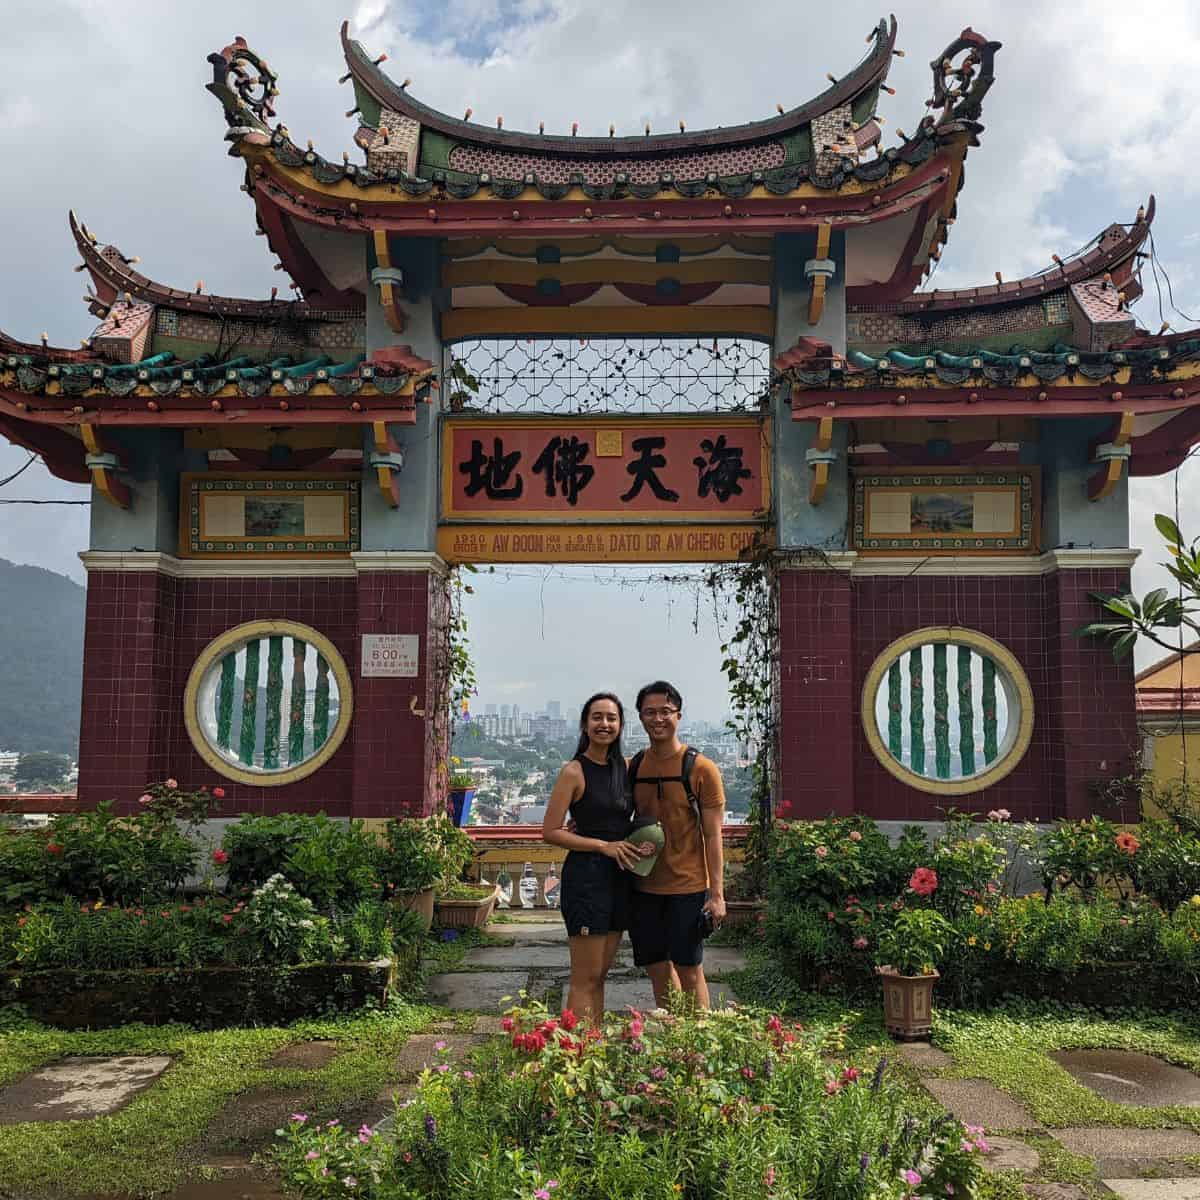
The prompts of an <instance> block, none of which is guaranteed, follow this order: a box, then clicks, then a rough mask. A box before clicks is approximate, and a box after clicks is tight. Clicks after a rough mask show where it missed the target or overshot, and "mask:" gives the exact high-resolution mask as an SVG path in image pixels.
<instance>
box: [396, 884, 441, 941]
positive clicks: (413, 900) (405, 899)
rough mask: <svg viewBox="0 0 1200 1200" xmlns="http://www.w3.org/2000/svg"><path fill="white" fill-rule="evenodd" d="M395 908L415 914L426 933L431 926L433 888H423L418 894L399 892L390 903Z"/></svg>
mask: <svg viewBox="0 0 1200 1200" xmlns="http://www.w3.org/2000/svg"><path fill="white" fill-rule="evenodd" d="M392 902H393V903H394V904H395V905H396V907H397V908H406V909H408V910H409V912H415V913H416V914H417V915H418V916H419V917H420V918H421V923H422V925H423V926H424V928H425V932H426V933H428V932H429V930H430V929H431V928H432V926H433V888H431V887H428V888H423V889H422V890H421V891H419V892H401V893H400V894H399V895H398V896H395V897H394V898H393V901H392Z"/></svg>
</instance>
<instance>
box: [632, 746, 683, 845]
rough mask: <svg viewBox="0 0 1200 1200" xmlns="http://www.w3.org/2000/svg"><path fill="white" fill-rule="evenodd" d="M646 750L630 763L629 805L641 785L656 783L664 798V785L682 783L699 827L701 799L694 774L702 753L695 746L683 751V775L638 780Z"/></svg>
mask: <svg viewBox="0 0 1200 1200" xmlns="http://www.w3.org/2000/svg"><path fill="white" fill-rule="evenodd" d="M645 756H646V752H645V750H639V751H638V752H637V753H636V754H635V755H634V756H633V758H632V759H630V761H629V772H628V774H627V775H626V776H625V794H626V795H627V796H628V797H629V803H630V805H631V806H632V805H633V803H634V800H633V789H634V787H635V786H636V785H637V784H639V783H654V784H657V785H658V795H659V796H660V797H661V796H662V785H663V784H664V783H682V784H683V791H684V794H685V795H686V796H687V799H688V803H689V804H690V805H691V806H692V815H693V816H694V817H695V818H696V824H697V825H698V826H699V825H700V824H701V821H700V799H699V797H698V796H697V795H696V793H695V790H694V789H693V788H692V774H693V772H694V771H695V769H696V759H698V758H699V757H700V751H699V750H697V749H696V747H695V746H686V747H685V748H684V751H683V765H682V768H681V773H680V774H678V775H650V776H647V778H645V779H639V778H638V771H639V770H640V768H641V765H642V760H643V759H644V758H645Z"/></svg>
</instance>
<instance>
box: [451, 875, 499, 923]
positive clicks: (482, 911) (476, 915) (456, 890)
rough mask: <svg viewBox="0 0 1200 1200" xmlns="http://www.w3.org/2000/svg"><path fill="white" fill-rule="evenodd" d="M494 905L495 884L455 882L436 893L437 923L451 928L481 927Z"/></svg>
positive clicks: (486, 920)
mask: <svg viewBox="0 0 1200 1200" xmlns="http://www.w3.org/2000/svg"><path fill="white" fill-rule="evenodd" d="M495 907H496V886H495V884H486V885H483V884H478V883H463V882H461V881H459V882H455V883H453V884H451V885H450V886H449V887H448V888H447V889H446V890H445V891H443V892H439V893H438V898H437V918H438V924H439V925H443V926H446V927H449V928H453V929H481V928H482V927H483V926H484V925H486V924H487V922H488V918H489V917H491V915H492V911H493V910H494V909H495Z"/></svg>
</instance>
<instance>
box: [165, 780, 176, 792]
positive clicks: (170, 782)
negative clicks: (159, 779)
mask: <svg viewBox="0 0 1200 1200" xmlns="http://www.w3.org/2000/svg"><path fill="white" fill-rule="evenodd" d="M166 786H167V787H169V788H171V789H172V791H173V790H175V789H176V788H178V787H179V780H178V779H168V780H167V782H166Z"/></svg>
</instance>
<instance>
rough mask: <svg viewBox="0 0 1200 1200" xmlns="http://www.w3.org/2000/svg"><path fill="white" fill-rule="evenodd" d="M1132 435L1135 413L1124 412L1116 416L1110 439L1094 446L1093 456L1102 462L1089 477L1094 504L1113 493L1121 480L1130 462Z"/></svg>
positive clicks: (1089, 489) (1089, 493) (1090, 498)
mask: <svg viewBox="0 0 1200 1200" xmlns="http://www.w3.org/2000/svg"><path fill="white" fill-rule="evenodd" d="M1132 437H1133V413H1131V412H1123V413H1121V415H1120V416H1119V417H1117V418H1116V420H1115V422H1114V424H1113V431H1112V434H1111V436H1110V437H1109V439H1108V441H1106V442H1100V443H1099V444H1096V445H1093V446H1092V454H1091V458H1092V460H1093V461H1094V462H1097V463H1099V464H1100V466H1099V469H1098V470H1096V471H1094V472H1093V473H1092V475H1091V477H1090V478H1089V479H1088V499H1089V500H1090V501H1091V502H1092V503H1093V504H1095V503H1097V502H1098V501H1100V500H1103V499H1104V498H1105V497H1107V496H1109V495H1111V494H1112V492H1113V489H1114V488H1115V487H1116V486H1117V484H1118V483H1120V482H1121V476H1122V475H1124V474H1125V471H1126V469H1127V466H1126V464H1127V463H1128V462H1129V454H1130V450H1131V449H1132V447H1131V446H1130V444H1129V443H1130V440H1131V439H1132Z"/></svg>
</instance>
